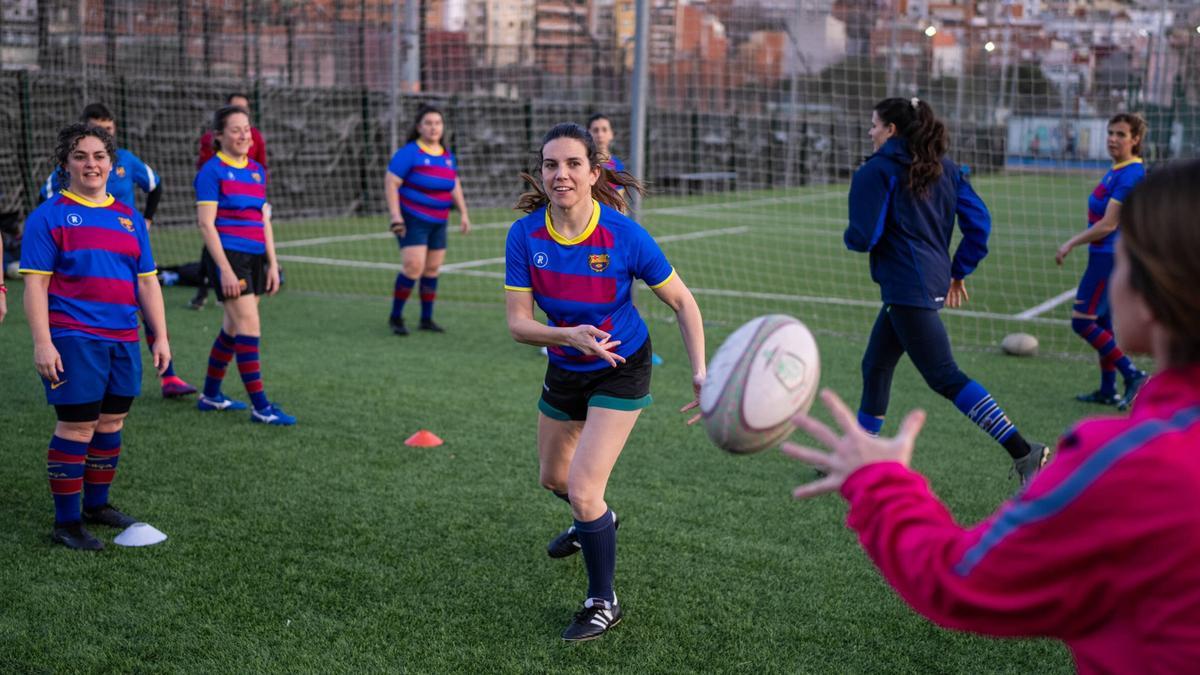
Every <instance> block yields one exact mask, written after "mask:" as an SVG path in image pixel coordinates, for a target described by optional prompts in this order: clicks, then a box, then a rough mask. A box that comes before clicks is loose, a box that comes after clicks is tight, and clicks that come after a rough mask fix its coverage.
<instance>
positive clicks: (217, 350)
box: [204, 329, 233, 398]
mask: <svg viewBox="0 0 1200 675" xmlns="http://www.w3.org/2000/svg"><path fill="white" fill-rule="evenodd" d="M232 360H233V337H232V336H230V335H229V333H226V332H225V331H224V329H222V330H221V332H220V333H218V334H217V339H216V340H215V341H214V342H213V346H212V351H210V352H209V353H208V374H207V375H205V376H204V395H205V396H207V397H208V398H215V397H217V396H220V395H221V381H222V380H224V379H225V369H226V368H228V367H229V362H230V361H232Z"/></svg>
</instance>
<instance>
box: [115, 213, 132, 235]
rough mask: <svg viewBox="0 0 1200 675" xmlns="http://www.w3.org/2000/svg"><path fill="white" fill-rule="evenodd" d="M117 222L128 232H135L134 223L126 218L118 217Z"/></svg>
mask: <svg viewBox="0 0 1200 675" xmlns="http://www.w3.org/2000/svg"><path fill="white" fill-rule="evenodd" d="M117 222H118V223H120V224H121V227H123V228H125V229H126V230H129V231H130V232H133V221H132V220H130V219H128V218H126V217H124V216H117Z"/></svg>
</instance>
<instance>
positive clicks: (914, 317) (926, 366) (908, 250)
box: [845, 98, 1049, 484]
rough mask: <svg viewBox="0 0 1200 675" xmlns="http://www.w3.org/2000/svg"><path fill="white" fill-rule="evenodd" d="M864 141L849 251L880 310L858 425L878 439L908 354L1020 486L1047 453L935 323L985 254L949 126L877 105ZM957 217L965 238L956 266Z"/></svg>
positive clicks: (987, 225) (918, 109) (987, 227)
mask: <svg viewBox="0 0 1200 675" xmlns="http://www.w3.org/2000/svg"><path fill="white" fill-rule="evenodd" d="M867 133H868V135H869V136H870V137H871V141H872V142H873V143H874V146H875V153H874V154H873V155H871V157H870V158H868V159H867V161H866V163H865V164H863V165H862V166H861V167H859V169H858V171H856V172H855V173H854V180H853V182H852V183H851V186H850V225H849V227H847V228H846V234H845V242H846V247H847V248H849V249H850V250H852V251H860V252H869V253H870V256H871V278H872V279H874V280H875V282H876V283H877V284H879V287H880V290H881V293H882V296H883V308H882V309H881V310H880V312H879V317H878V318H877V319H876V320H875V327H874V328H873V329H872V330H871V339H870V342H869V343H868V344H867V352H866V354H865V355H864V356H863V361H862V371H863V394H862V402H861V404H860V405H859V409H858V420H859V424H861V425H862V427H863V428H864V429H866V430H867V431H869V432H871V433H873V434H878V433H879V430H880V429H881V428H882V427H883V418H884V415H885V414H886V413H887V407H888V397H889V395H890V390H891V386H892V373H893V372H894V371H895V369H896V363H897V362H899V360H900V357H901V356H902V355H903V354H905V353H907V354H908V355H909V358H911V359H912V361H913V364H914V365H916V367H917V370H919V371H920V372H921V375H922V376H923V377H924V378H925V382H926V383H928V384H929V386H930V388H932V389H933V390H934V391H936V392H937V393H939V394H941V395H942V396H945V397H946V398H948V399H950V400H951V401H953V402H954V405H955V407H957V408H958V409H959V410H960V411H962V413H963V414H964V415H966V416H967V417H969V418H971V421H973V422H975V423H976V424H977V425H979V427H980V428H981V429H983V430H984V431H986V432H987V433H988V434H989V435H990V436H991V437H992V438H994V439H996V441H997V442H998V443H1000V444H1001V445H1002V446H1004V449H1005V450H1006V451H1008V454H1009V455H1010V456H1011V457H1012V459H1013V466H1014V469H1015V470H1016V472H1017V475H1018V477H1019V478H1020V480H1021V483H1022V484H1024V483H1025V482H1026V481H1028V480H1029V478H1030V477H1032V476H1033V474H1035V473H1036V472H1037V471H1038V469H1040V468H1041V467H1042V465H1043V464H1045V462H1046V460H1047V459H1048V458H1049V450H1048V449H1047V448H1046V446H1045V445H1043V444H1041V443H1029V442H1028V441H1026V440H1025V439H1024V438H1023V437H1022V436H1021V434H1020V432H1018V431H1017V427H1016V425H1015V424H1013V423H1012V422H1011V421H1010V420H1009V419H1008V416H1007V415H1005V413H1004V410H1003V409H1001V408H1000V406H999V404H997V403H996V402H995V401H994V400H993V399H992V396H991V394H989V393H988V391H987V389H984V388H983V386H982V385H980V384H979V383H978V382H976V381H974V380H972V379H971V378H969V377H967V375H966V374H965V373H963V372H962V371H961V370H959V368H958V364H956V363H955V362H954V355H953V354H952V353H951V352H950V338H949V337H948V336H947V334H946V328H945V326H943V325H942V321H941V318H939V317H938V310H940V309H941V308H942V306H943V304H944V305H946V306H948V307H958V306H960V305H961V304H962V303H963V302H965V301H966V300H967V289H966V285H965V284H964V283H963V279H965V278H966V276H967V275H968V274H970V273H971V272H973V271H974V270H975V267H976V265H978V264H979V262H980V261H981V260H983V258H984V256H986V255H987V239H988V234H989V232H990V231H991V227H992V225H991V216H990V214H989V213H988V210H987V206H986V205H985V204H984V203H983V200H981V199H980V198H979V196H978V195H977V194H975V190H973V189H972V188H971V184H970V183H968V182H967V180H966V177H965V176H964V175H963V173H962V172H961V171H960V170H959V168H958V167H957V166H956V165H955V164H954V162H952V161H950V160H949V159H947V158H946V157H945V154H946V146H947V145H948V142H949V141H948V136H947V133H946V127H945V126H944V125H943V124H942V123H941V121H939V120H938V119H937V118H936V117H935V116H934V114H933V109H932V108H931V107H930V106H929V104H928V103H924V102H922V101H920V100H918V99H916V98H912V99H903V98H889V99H885V100H883V101H881V102H880V103H879V104H878V105H876V106H875V110H874V112H873V114H872V116H871V129H870V131H868V132H867ZM956 215H957V216H958V223H959V228H960V229H961V230H962V233H963V238H962V241H961V242H960V243H959V246H958V250H956V251H955V252H954V258H953V259H951V258H950V239H951V236H952V235H953V233H954V220H955V216H956Z"/></svg>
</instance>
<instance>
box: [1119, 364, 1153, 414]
mask: <svg viewBox="0 0 1200 675" xmlns="http://www.w3.org/2000/svg"><path fill="white" fill-rule="evenodd" d="M1149 377H1150V376H1149V375H1147V374H1146V373H1143V372H1142V371H1140V370H1139V371H1138V373H1137V375H1134V376H1133V377H1131V378H1129V379H1128V380H1125V395H1124V396H1122V397H1121V402H1120V403H1117V410H1129V406H1131V405H1133V400H1134V399H1136V398H1137V395H1138V392H1139V391H1141V390H1142V385H1143V384H1146V380H1147V379H1149Z"/></svg>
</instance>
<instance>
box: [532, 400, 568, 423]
mask: <svg viewBox="0 0 1200 675" xmlns="http://www.w3.org/2000/svg"><path fill="white" fill-rule="evenodd" d="M538 410H541V411H542V414H543V415H545V416H546V417H549V418H550V419H552V420H559V421H562V422H570V421H571V416H570V415H568V414H567V413H565V412H563V411H561V410H559V409H558V408H555V407H554V406H552V405H550V404H549V403H546V401H545V400H544V399H540V398H539V399H538Z"/></svg>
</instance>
